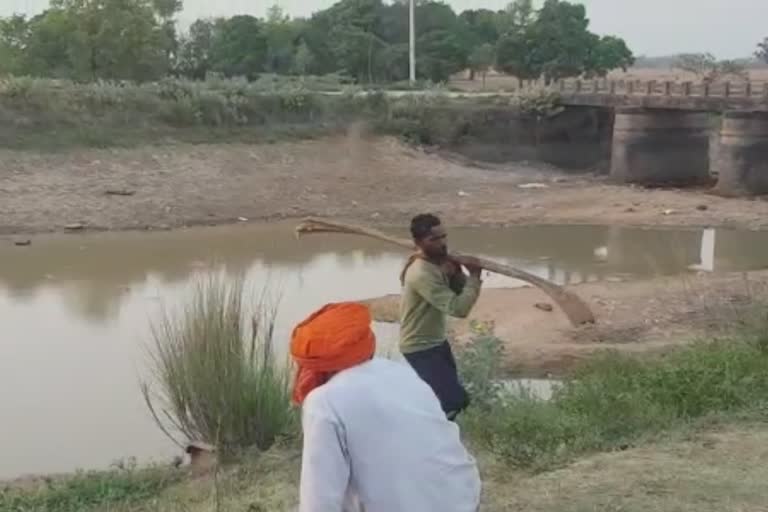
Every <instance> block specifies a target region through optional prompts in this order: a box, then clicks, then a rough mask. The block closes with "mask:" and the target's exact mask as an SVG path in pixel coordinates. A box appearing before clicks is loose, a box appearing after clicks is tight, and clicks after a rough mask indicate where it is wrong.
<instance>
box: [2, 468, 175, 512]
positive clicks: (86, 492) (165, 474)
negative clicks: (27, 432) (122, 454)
mask: <svg viewBox="0 0 768 512" xmlns="http://www.w3.org/2000/svg"><path fill="white" fill-rule="evenodd" d="M182 474H183V473H182V472H181V471H171V470H169V469H167V468H150V469H140V470H138V469H123V470H113V471H102V472H97V471H93V472H87V473H85V472H83V473H78V474H75V475H72V476H68V477H64V478H58V479H48V480H47V481H46V482H44V483H43V484H41V485H35V486H34V487H33V488H31V489H29V488H27V489H24V488H22V487H8V488H5V489H0V510H1V511H3V512H76V511H77V512H79V511H82V512H87V511H90V510H96V509H99V510H104V509H109V508H110V506H113V505H121V506H125V505H132V504H137V503H142V502H145V501H147V500H149V499H151V498H153V497H155V496H157V495H158V494H159V493H161V492H162V491H163V490H164V489H166V488H168V487H169V486H171V485H173V484H175V483H178V482H179V481H180V480H181V477H182Z"/></svg>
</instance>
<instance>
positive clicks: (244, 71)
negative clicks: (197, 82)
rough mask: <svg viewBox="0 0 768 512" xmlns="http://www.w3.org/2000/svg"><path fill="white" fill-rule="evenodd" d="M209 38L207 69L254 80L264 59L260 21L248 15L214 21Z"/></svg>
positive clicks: (265, 42)
mask: <svg viewBox="0 0 768 512" xmlns="http://www.w3.org/2000/svg"><path fill="white" fill-rule="evenodd" d="M214 28H215V30H214V33H213V37H212V39H211V50H210V58H211V69H212V70H213V71H217V72H219V73H222V74H223V75H224V76H228V77H234V76H244V77H246V78H248V79H254V78H256V77H258V75H259V73H261V72H262V71H263V69H264V64H265V63H266V60H267V38H266V37H265V35H264V34H263V33H262V32H263V31H262V26H261V22H260V21H259V20H258V19H256V18H254V17H253V16H248V15H239V16H233V17H231V18H227V19H221V20H218V21H217V22H216V24H215V27H214Z"/></svg>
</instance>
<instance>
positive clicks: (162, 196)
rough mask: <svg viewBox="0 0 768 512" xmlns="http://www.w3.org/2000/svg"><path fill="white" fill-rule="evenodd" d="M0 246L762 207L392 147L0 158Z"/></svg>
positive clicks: (734, 214) (613, 218) (623, 219)
mask: <svg viewBox="0 0 768 512" xmlns="http://www.w3.org/2000/svg"><path fill="white" fill-rule="evenodd" d="M0 160H1V161H2V162H3V172H2V173H0V235H13V234H35V233H45V232H56V231H67V230H68V229H69V230H72V229H75V230H79V231H81V230H145V229H170V228H180V227H184V226H192V225H217V224H225V223H231V222H245V221H259V220H274V219H298V218H301V217H304V216H308V215H317V216H324V217H330V218H336V219H352V220H355V221H357V222H367V223H371V224H379V225H384V224H389V225H404V224H405V223H407V221H408V220H409V219H410V217H412V216H413V215H414V214H416V213H418V212H421V211H432V212H435V213H438V214H440V215H442V216H443V217H444V218H445V220H446V221H447V222H448V223H449V224H451V225H454V226H456V225H462V226H470V225H508V224H523V223H543V224H553V223H560V224H562V223H565V224H571V223H580V224H612V225H634V226H651V225H653V226H713V227H729V228H745V229H758V228H765V227H768V202H766V201H763V200H759V199H758V200H751V199H725V198H719V197H716V196H713V195H710V194H708V193H707V192H706V191H705V190H703V189H698V190H647V189H643V188H638V187H631V186H623V185H614V184H611V183H610V182H609V181H608V180H607V179H606V178H605V177H603V176H599V175H593V174H573V173H570V174H569V173H565V172H563V171H560V170H557V169H554V168H551V167H549V166H546V165H543V164H532V163H508V164H478V163H476V162H470V161H468V160H467V159H465V158H458V157H455V156H453V155H449V154H437V153H428V152H425V151H423V150H420V149H417V148H414V147H411V146H409V145H407V144H405V143H402V142H400V141H399V140H398V139H395V138H391V137H377V136H366V135H365V134H364V133H361V131H359V130H351V131H350V132H349V134H348V135H346V136H334V137H325V138H320V139H315V140H305V141H299V142H297V141H293V142H276V143H274V144H266V143H264V144H242V143H233V144H201V145H186V144H172V145H159V146H141V147H135V148H112V149H87V148H77V149H69V150H62V151H58V152H50V153H42V152H29V151H18V150H0Z"/></svg>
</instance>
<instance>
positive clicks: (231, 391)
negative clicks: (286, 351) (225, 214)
mask: <svg viewBox="0 0 768 512" xmlns="http://www.w3.org/2000/svg"><path fill="white" fill-rule="evenodd" d="M243 292H244V289H243V281H242V279H236V280H234V281H228V280H226V279H225V278H224V277H223V276H217V277H213V278H209V279H208V280H206V281H202V282H200V283H199V284H198V285H197V287H196V289H195V290H194V293H193V296H192V298H191V300H190V301H189V302H188V303H186V304H185V305H184V306H183V307H182V308H181V309H180V310H178V311H171V312H167V313H166V314H165V315H163V316H162V317H161V318H160V319H159V320H158V321H157V322H156V323H154V324H153V338H154V352H153V356H154V357H153V360H154V363H155V364H154V368H155V379H154V384H155V385H156V387H157V389H156V390H155V389H154V388H153V387H152V386H151V384H149V383H145V384H144V385H143V386H142V390H143V392H144V396H145V398H146V401H147V404H148V406H149V408H150V410H151V411H152V413H153V415H154V417H155V419H156V421H157V422H158V425H159V426H160V427H161V428H162V430H163V431H164V432H165V433H166V434H168V435H169V436H170V437H172V438H173V437H174V434H173V433H175V432H178V433H180V434H181V435H183V436H185V437H186V440H188V441H200V440H202V441H205V442H209V443H213V444H215V445H217V446H218V447H219V449H220V451H221V453H223V454H225V455H234V454H237V453H240V452H241V451H242V450H245V449H248V448H251V447H256V448H258V449H259V450H266V449H268V448H269V447H271V446H272V445H273V444H274V443H275V442H276V441H277V440H278V439H279V438H280V437H282V436H286V435H292V434H294V433H295V428H296V425H297V423H296V420H297V416H296V409H295V408H294V407H293V406H292V405H291V402H290V396H291V379H290V373H291V372H290V366H289V364H288V360H287V359H286V360H285V361H282V362H281V361H279V360H277V359H276V358H275V355H274V353H273V340H272V336H273V332H274V319H275V315H276V308H275V307H274V306H273V305H272V304H270V303H269V302H268V301H266V300H264V297H262V299H263V300H261V301H259V302H257V303H256V305H255V307H254V312H253V313H251V312H250V311H248V310H247V309H246V306H245V304H244V302H243V301H244V300H247V297H245V296H244V293H243ZM180 444H181V443H180Z"/></svg>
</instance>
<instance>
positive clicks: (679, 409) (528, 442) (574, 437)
mask: <svg viewBox="0 0 768 512" xmlns="http://www.w3.org/2000/svg"><path fill="white" fill-rule="evenodd" d="M764 327H765V323H763V326H762V328H761V329H759V330H754V331H744V330H741V331H740V332H738V333H737V334H736V335H734V336H732V337H729V338H725V339H717V340H710V341H702V342H700V343H697V344H695V345H692V346H689V347H687V348H683V349H680V350H677V351H674V352H672V353H670V354H667V355H665V356H658V357H655V358H650V359H638V358H633V357H632V356H627V355H619V354H616V353H606V354H603V355H601V356H598V357H596V358H595V359H593V360H592V361H590V362H589V363H587V364H586V365H585V366H583V367H582V368H580V369H578V371H576V372H575V373H574V374H573V375H571V376H569V377H568V378H567V379H565V380H564V381H563V382H562V384H561V385H560V386H559V387H558V389H557V390H556V392H555V394H554V396H553V398H552V399H551V400H546V401H545V400H541V399H539V398H537V397H534V396H531V395H530V394H525V393H522V394H521V393H513V392H508V391H507V392H504V391H502V392H498V390H496V389H494V388H488V387H487V386H486V387H485V388H483V387H482V380H480V386H478V384H477V382H478V381H477V379H476V378H475V375H478V372H477V369H476V368H477V367H480V368H483V364H485V366H486V368H487V367H488V366H489V365H493V364H495V363H494V361H498V360H499V359H500V354H499V351H500V344H499V343H498V341H497V340H495V338H494V337H493V336H492V334H490V335H489V334H487V333H486V334H483V335H479V336H477V337H476V341H475V343H479V344H480V345H481V346H483V347H474V348H472V349H471V351H472V352H473V353H474V354H475V360H474V369H473V370H472V371H470V372H469V373H468V376H467V380H468V382H469V385H470V386H474V387H475V388H476V389H478V388H479V389H481V390H482V389H484V390H486V393H481V394H480V396H479V397H478V398H479V399H478V400H476V407H474V408H473V409H471V410H470V411H469V414H468V415H467V417H466V418H464V420H463V426H464V428H465V431H466V434H467V435H468V436H469V438H470V439H471V440H472V441H473V443H476V444H477V445H478V446H481V447H483V448H484V449H487V450H489V451H490V452H492V453H493V454H494V455H496V456H498V457H499V458H501V459H502V460H503V461H504V462H505V463H506V464H508V465H511V466H515V467H522V468H532V469H546V468H549V467H551V466H553V465H556V464H559V463H562V462H566V461H569V460H571V459H572V458H574V457H575V456H578V455H582V454H584V453H587V452H595V451H612V450H621V449H626V448H627V447H629V446H632V445H633V444H634V443H637V442H639V441H640V440H642V439H643V438H645V437H648V436H654V435H657V434H659V433H662V432H664V431H668V430H673V429H679V428H682V427H684V426H686V425H691V424H695V423H696V422H697V421H698V420H700V419H702V418H705V417H708V416H711V415H719V416H725V417H729V416H736V415H743V414H745V413H749V414H748V415H751V414H757V415H758V416H762V415H763V413H764V412H765V411H768V407H767V406H768V352H767V351H766V343H765V336H764V335H763V334H762V332H764ZM478 353H480V354H485V355H486V357H485V360H484V361H485V363H482V362H481V363H479V364H478V363H477V357H476V356H477V354H478ZM470 360H472V359H470ZM479 374H480V375H482V372H481V373H479ZM486 374H487V373H486Z"/></svg>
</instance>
